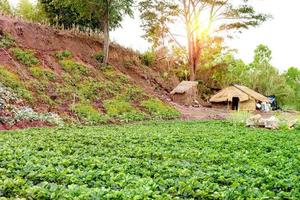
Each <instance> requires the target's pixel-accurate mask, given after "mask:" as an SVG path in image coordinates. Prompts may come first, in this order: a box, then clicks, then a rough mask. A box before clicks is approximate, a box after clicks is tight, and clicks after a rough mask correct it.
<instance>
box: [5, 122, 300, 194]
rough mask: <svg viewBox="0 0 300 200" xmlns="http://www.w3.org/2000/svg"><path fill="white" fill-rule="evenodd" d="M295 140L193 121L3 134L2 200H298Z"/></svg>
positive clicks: (290, 135) (299, 161)
mask: <svg viewBox="0 0 300 200" xmlns="http://www.w3.org/2000/svg"><path fill="white" fill-rule="evenodd" d="M299 137H300V131H297V130H294V131H269V130H262V129H246V128H243V127H239V126H233V125H232V124H230V123H228V122H193V121H192V122H179V121H170V122H160V123H155V122H151V123H150V122H149V123H145V124H133V125H124V126H103V127H82V128H80V127H79V128H75V127H72V128H71V127H70V128H56V129H31V130H20V131H11V132H1V133H0V197H1V196H2V197H4V199H5V198H26V199H238V198H239V199H245V198H250V199H256V198H258V199H276V198H277V199H300V138H299ZM0 199H1V198H0Z"/></svg>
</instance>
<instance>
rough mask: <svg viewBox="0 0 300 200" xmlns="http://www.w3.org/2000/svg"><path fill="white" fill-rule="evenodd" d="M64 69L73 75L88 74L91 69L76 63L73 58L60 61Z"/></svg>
mask: <svg viewBox="0 0 300 200" xmlns="http://www.w3.org/2000/svg"><path fill="white" fill-rule="evenodd" d="M59 63H60V65H61V66H62V68H63V70H64V71H66V72H68V73H70V74H71V75H78V74H80V75H87V74H88V73H89V70H88V69H87V67H86V66H84V65H82V64H79V63H76V62H75V61H73V60H62V61H60V62H59Z"/></svg>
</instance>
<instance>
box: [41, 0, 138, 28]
mask: <svg viewBox="0 0 300 200" xmlns="http://www.w3.org/2000/svg"><path fill="white" fill-rule="evenodd" d="M39 1H40V2H41V4H42V5H43V7H44V9H45V11H46V13H47V17H48V18H49V21H50V23H51V24H54V25H62V26H64V27H66V28H71V27H73V26H74V25H76V26H79V27H81V28H82V29H83V28H91V29H93V30H102V29H103V16H104V14H105V9H106V8H105V7H106V5H108V9H109V11H108V12H109V25H110V29H115V28H117V27H119V26H120V25H121V21H122V19H123V17H124V16H125V15H131V16H132V15H133V12H132V5H133V0H101V1H99V0H89V1H81V0H39Z"/></svg>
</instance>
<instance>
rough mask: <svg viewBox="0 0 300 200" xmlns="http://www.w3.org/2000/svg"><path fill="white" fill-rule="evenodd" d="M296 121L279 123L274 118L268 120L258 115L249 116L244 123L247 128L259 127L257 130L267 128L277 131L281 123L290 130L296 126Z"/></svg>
mask: <svg viewBox="0 0 300 200" xmlns="http://www.w3.org/2000/svg"><path fill="white" fill-rule="evenodd" d="M297 122H298V120H292V121H284V122H283V121H281V120H279V119H278V118H276V117H275V116H272V117H270V118H263V117H262V116H261V115H260V114H257V115H254V116H251V117H250V118H249V119H247V121H246V126H247V127H253V128H254V127H259V128H267V129H279V128H280V125H282V124H283V123H284V124H285V125H286V126H287V128H289V129H292V128H294V127H295V126H296V124H297Z"/></svg>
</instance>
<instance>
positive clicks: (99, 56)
mask: <svg viewBox="0 0 300 200" xmlns="http://www.w3.org/2000/svg"><path fill="white" fill-rule="evenodd" d="M94 57H95V59H96V60H97V62H99V63H103V60H104V53H103V52H102V51H100V52H98V53H96V54H95V55H94Z"/></svg>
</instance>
